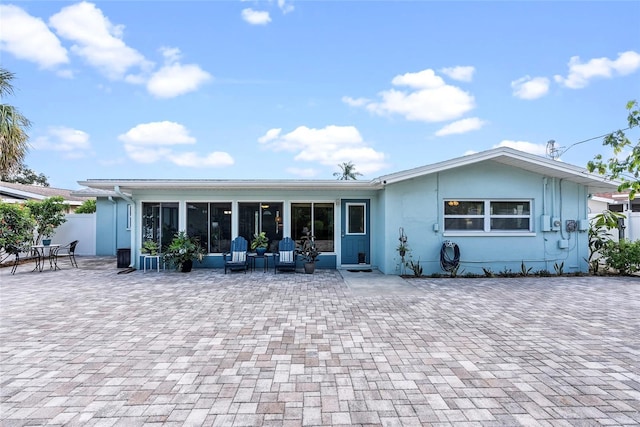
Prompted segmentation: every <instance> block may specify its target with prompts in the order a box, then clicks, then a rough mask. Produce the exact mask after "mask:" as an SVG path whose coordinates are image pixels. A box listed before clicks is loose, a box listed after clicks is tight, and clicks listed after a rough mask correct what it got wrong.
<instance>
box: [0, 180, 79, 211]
mask: <svg viewBox="0 0 640 427" xmlns="http://www.w3.org/2000/svg"><path fill="white" fill-rule="evenodd" d="M72 192H73V191H72V190H66V189H64V188H54V187H43V186H41V185H27V184H16V183H13V182H4V181H0V196H1V197H2V201H4V202H16V201H21V200H44V199H47V198H49V197H53V196H62V198H63V199H64V201H65V203H68V204H70V205H74V206H75V205H81V204H82V202H84V201H85V200H87V199H88V197H80V196H76V195H72Z"/></svg>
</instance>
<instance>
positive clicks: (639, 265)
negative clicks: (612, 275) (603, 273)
mask: <svg viewBox="0 0 640 427" xmlns="http://www.w3.org/2000/svg"><path fill="white" fill-rule="evenodd" d="M601 252H602V256H603V258H604V259H605V261H606V263H607V266H608V267H610V268H613V269H615V270H617V271H618V273H619V274H621V275H624V276H628V275H631V274H633V273H635V272H636V271H640V240H636V241H635V242H629V241H627V240H621V241H619V242H614V241H609V242H607V244H606V245H605V246H604V247H603V248H602V249H601Z"/></svg>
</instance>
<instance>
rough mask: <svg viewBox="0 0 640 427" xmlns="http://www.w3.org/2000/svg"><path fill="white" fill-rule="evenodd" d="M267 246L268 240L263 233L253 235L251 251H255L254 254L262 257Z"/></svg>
mask: <svg viewBox="0 0 640 427" xmlns="http://www.w3.org/2000/svg"><path fill="white" fill-rule="evenodd" d="M268 245H269V238H268V237H267V234H266V233H265V232H264V231H261V232H259V233H256V234H254V235H253V240H252V241H251V250H254V251H256V253H257V254H258V255H260V256H262V255H264V254H265V252H267V246H268Z"/></svg>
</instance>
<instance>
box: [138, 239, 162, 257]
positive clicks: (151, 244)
mask: <svg viewBox="0 0 640 427" xmlns="http://www.w3.org/2000/svg"><path fill="white" fill-rule="evenodd" d="M158 248H159V246H158V243H157V242H155V241H153V240H145V241H144V243H143V244H142V249H141V250H140V252H142V253H143V254H149V255H157V254H158Z"/></svg>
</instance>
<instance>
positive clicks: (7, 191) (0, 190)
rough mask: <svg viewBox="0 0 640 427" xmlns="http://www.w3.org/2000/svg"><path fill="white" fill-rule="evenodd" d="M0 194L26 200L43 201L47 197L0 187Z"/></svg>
mask: <svg viewBox="0 0 640 427" xmlns="http://www.w3.org/2000/svg"><path fill="white" fill-rule="evenodd" d="M0 193H5V194H11V195H16V196H22V197H25V198H27V199H36V200H44V199H46V198H47V196H43V195H41V194H36V193H31V192H29V191H22V190H16V189H15V188H10V187H5V186H0Z"/></svg>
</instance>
